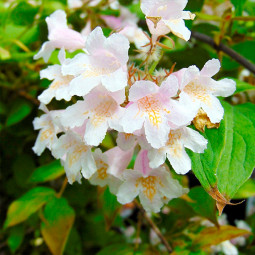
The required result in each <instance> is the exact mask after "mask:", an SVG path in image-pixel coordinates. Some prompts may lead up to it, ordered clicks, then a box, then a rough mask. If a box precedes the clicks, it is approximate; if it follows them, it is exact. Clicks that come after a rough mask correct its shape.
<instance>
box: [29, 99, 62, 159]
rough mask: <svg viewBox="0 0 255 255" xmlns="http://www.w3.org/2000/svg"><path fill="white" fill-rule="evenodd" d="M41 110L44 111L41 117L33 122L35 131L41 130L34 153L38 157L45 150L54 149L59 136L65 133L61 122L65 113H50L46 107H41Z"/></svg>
mask: <svg viewBox="0 0 255 255" xmlns="http://www.w3.org/2000/svg"><path fill="white" fill-rule="evenodd" d="M39 109H40V110H42V111H44V112H45V114H43V115H42V116H41V117H37V118H35V119H34V121H33V125H34V129H35V130H38V129H40V132H39V134H38V136H37V139H36V142H35V145H34V147H33V148H32V149H33V151H34V152H35V153H36V154H37V155H41V154H42V152H43V151H44V150H45V148H49V149H51V148H52V145H53V144H54V143H55V142H56V141H57V134H58V133H59V132H62V131H63V128H62V127H61V125H60V122H59V119H58V118H59V116H60V115H61V114H62V112H63V111H61V110H59V111H49V110H48V109H47V108H46V106H45V105H43V104H41V105H40V108H39Z"/></svg>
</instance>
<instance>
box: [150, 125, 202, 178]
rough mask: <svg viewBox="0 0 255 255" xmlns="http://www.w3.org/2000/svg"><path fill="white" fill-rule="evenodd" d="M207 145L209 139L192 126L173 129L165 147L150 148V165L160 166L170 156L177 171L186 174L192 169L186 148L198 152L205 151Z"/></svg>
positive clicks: (153, 166) (169, 158) (170, 160)
mask: <svg viewBox="0 0 255 255" xmlns="http://www.w3.org/2000/svg"><path fill="white" fill-rule="evenodd" d="M206 146H207V140H206V139H205V138H204V137H203V136H202V135H200V134H199V133H198V132H197V131H195V130H193V129H191V128H188V127H183V128H181V129H177V130H171V131H170V133H169V135H168V141H167V143H166V145H165V146H164V147H162V148H160V149H158V150H155V149H151V150H149V152H148V157H149V160H150V167H152V168H156V167H159V166H160V165H162V164H164V162H165V160H166V158H168V160H169V162H170V163H171V165H172V167H173V169H174V170H175V172H176V173H178V174H186V173H187V172H188V171H189V170H190V169H191V160H190V158H189V156H188V154H187V153H186V151H185V148H188V149H190V150H192V151H194V152H197V153H203V152H204V150H205V149H206Z"/></svg>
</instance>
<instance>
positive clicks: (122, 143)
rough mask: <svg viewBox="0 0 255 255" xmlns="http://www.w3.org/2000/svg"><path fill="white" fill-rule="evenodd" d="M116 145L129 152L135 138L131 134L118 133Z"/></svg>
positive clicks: (134, 142)
mask: <svg viewBox="0 0 255 255" xmlns="http://www.w3.org/2000/svg"><path fill="white" fill-rule="evenodd" d="M116 142H117V145H118V146H119V147H120V148H121V149H122V150H124V151H127V150H130V149H131V148H132V147H134V146H135V144H136V136H135V135H133V134H125V133H121V132H119V133H118V138H117V140H116Z"/></svg>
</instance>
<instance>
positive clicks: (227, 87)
mask: <svg viewBox="0 0 255 255" xmlns="http://www.w3.org/2000/svg"><path fill="white" fill-rule="evenodd" d="M210 88H211V90H212V94H213V95H214V96H222V97H228V96H231V95H232V94H233V93H234V92H235V90H236V83H235V81H233V80H231V79H227V78H225V79H222V80H220V81H214V80H213V81H212V82H211V83H210Z"/></svg>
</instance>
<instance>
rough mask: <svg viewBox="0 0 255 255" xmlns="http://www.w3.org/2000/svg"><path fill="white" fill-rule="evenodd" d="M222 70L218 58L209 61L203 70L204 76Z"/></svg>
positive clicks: (210, 75)
mask: <svg viewBox="0 0 255 255" xmlns="http://www.w3.org/2000/svg"><path fill="white" fill-rule="evenodd" d="M219 71H220V61H219V60H218V59H215V58H214V59H211V60H209V61H207V62H206V63H205V65H204V67H203V69H202V70H201V72H200V74H201V75H202V76H208V77H212V76H214V75H215V74H216V73H218V72H219Z"/></svg>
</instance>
